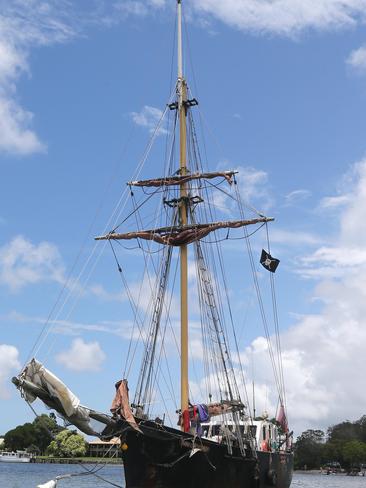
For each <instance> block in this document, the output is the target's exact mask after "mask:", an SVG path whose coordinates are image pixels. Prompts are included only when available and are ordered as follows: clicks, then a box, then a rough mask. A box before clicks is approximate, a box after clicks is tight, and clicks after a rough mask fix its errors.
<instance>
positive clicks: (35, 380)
mask: <svg viewBox="0 0 366 488" xmlns="http://www.w3.org/2000/svg"><path fill="white" fill-rule="evenodd" d="M13 383H14V384H15V385H16V386H17V388H18V389H19V390H20V391H21V394H22V396H23V397H24V398H25V400H26V401H27V402H28V403H33V402H34V401H35V400H36V398H39V399H40V400H42V402H43V403H44V404H45V405H46V406H47V407H48V408H51V409H53V410H55V411H56V412H57V413H58V414H59V415H60V416H61V417H63V418H64V419H65V420H66V421H67V422H69V423H70V424H73V425H75V427H77V428H78V429H80V430H81V431H82V432H84V434H87V435H94V436H97V437H112V436H113V435H114V434H115V433H116V432H118V431H119V430H120V427H119V424H118V421H117V420H115V419H114V418H112V417H111V416H109V415H105V414H103V413H100V412H96V411H95V410H92V409H90V408H88V407H85V406H83V405H81V404H80V400H79V398H78V397H77V396H76V395H74V393H72V391H70V390H69V389H68V388H67V386H66V385H65V384H64V383H63V382H62V381H61V380H60V379H59V378H58V377H57V376H56V375H54V374H53V373H51V371H49V370H48V369H46V368H45V367H44V366H43V365H42V363H40V362H39V361H37V360H36V359H32V360H31V361H30V362H29V363H28V364H27V365H26V367H25V368H24V370H23V371H22V373H21V374H20V375H19V376H18V377H16V378H13ZM126 392H127V390H126ZM127 402H128V399H127ZM126 420H127V422H129V424H130V425H131V427H133V428H136V427H137V426H136V422H135V421H134V419H133V417H132V418H131V417H129V418H126Z"/></svg>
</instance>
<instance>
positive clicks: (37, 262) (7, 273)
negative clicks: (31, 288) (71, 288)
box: [0, 236, 64, 291]
mask: <svg viewBox="0 0 366 488" xmlns="http://www.w3.org/2000/svg"><path fill="white" fill-rule="evenodd" d="M45 281H56V282H58V283H63V282H64V268H63V265H62V262H61V257H60V254H59V252H58V249H57V247H56V246H55V245H54V244H52V243H50V242H41V243H40V244H38V245H37V244H32V242H31V241H29V240H27V239H25V238H24V237H23V236H17V237H15V238H14V239H13V240H12V241H11V242H10V243H9V244H5V245H4V246H2V247H0V284H2V285H5V286H8V287H9V288H10V289H11V290H12V291H17V290H20V289H21V288H23V287H24V286H26V285H29V284H34V283H40V282H45Z"/></svg>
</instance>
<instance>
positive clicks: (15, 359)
mask: <svg viewBox="0 0 366 488" xmlns="http://www.w3.org/2000/svg"><path fill="white" fill-rule="evenodd" d="M20 368H21V365H20V362H19V352H18V349H17V348H16V347H14V346H9V345H7V344H0V398H1V399H2V400H4V399H7V398H9V396H10V392H9V389H8V385H9V384H10V377H11V375H12V373H13V372H18V371H19V370H20Z"/></svg>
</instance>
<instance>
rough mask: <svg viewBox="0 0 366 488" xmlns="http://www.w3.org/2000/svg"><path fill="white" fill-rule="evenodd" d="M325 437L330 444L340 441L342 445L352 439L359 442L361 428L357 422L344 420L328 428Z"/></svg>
mask: <svg viewBox="0 0 366 488" xmlns="http://www.w3.org/2000/svg"><path fill="white" fill-rule="evenodd" d="M327 437H328V440H329V441H330V442H334V441H342V442H343V443H345V442H348V441H352V440H354V439H357V440H361V439H360V437H361V428H360V424H358V423H357V422H350V421H349V420H346V421H345V422H341V423H340V424H337V425H332V426H331V427H329V428H328V431H327Z"/></svg>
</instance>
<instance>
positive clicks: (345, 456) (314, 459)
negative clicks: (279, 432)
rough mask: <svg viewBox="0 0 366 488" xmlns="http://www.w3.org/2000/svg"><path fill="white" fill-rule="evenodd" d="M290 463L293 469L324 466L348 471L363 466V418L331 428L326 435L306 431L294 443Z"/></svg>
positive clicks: (365, 450) (365, 421)
mask: <svg viewBox="0 0 366 488" xmlns="http://www.w3.org/2000/svg"><path fill="white" fill-rule="evenodd" d="M294 463H295V469H304V468H305V469H319V468H320V467H321V466H327V465H328V466H331V465H333V466H336V465H340V466H342V468H345V469H351V468H352V467H354V466H360V465H361V464H366V415H364V416H362V417H361V418H360V419H359V420H356V421H355V422H350V421H349V420H346V421H345V422H341V423H340V424H336V425H333V426H331V427H329V428H328V429H327V431H326V432H324V431H322V430H312V429H309V430H306V431H305V432H303V433H302V434H301V435H300V436H299V437H298V438H297V439H296V443H295V459H294Z"/></svg>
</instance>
